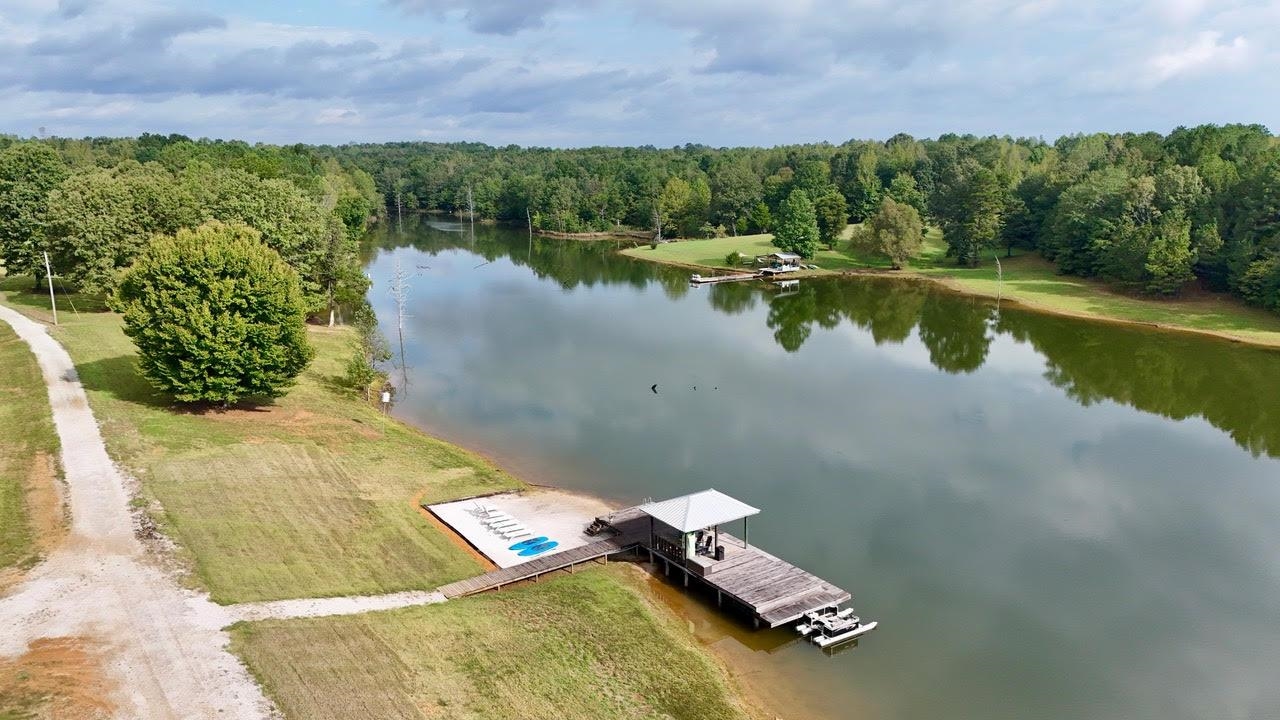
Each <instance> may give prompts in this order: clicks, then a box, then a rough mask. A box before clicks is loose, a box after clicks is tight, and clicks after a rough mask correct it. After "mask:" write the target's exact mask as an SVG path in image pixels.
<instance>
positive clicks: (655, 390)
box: [649, 383, 658, 395]
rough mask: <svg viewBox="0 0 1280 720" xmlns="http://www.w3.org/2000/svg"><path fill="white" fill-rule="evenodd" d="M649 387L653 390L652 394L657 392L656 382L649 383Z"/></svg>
mask: <svg viewBox="0 0 1280 720" xmlns="http://www.w3.org/2000/svg"><path fill="white" fill-rule="evenodd" d="M649 389H650V390H652V391H653V394H654V395H657V394H658V383H654V384H652V385H650V386H649Z"/></svg>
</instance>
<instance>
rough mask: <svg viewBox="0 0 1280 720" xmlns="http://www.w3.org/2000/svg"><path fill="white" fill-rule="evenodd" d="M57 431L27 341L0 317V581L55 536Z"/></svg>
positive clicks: (34, 556) (57, 516)
mask: <svg viewBox="0 0 1280 720" xmlns="http://www.w3.org/2000/svg"><path fill="white" fill-rule="evenodd" d="M57 482H58V436H57V433H56V432H55V431H54V428H53V419H52V414H51V412H50V410H49V396H48V394H47V393H46V392H45V387H44V379H43V378H42V377H41V375H40V368H39V366H38V365H37V364H36V359H35V356H34V355H32V354H31V351H30V349H28V347H27V344H26V343H24V342H23V341H22V340H21V339H19V338H18V336H17V335H16V334H15V333H14V332H13V330H12V329H11V328H10V327H9V325H8V324H7V323H5V322H3V321H0V587H2V586H3V584H4V578H5V573H4V572H3V571H5V570H10V571H11V570H13V569H15V568H22V567H27V566H30V565H31V564H33V563H34V562H35V561H36V560H37V559H38V558H39V555H40V549H41V547H42V546H45V545H47V544H48V543H49V542H51V541H52V540H54V538H53V537H50V535H52V534H54V533H56V532H57V530H58V528H59V526H60V524H61V523H60V520H61V507H60V503H59V501H58V497H59V496H58V489H57V485H56V483H57Z"/></svg>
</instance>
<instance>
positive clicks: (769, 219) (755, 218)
mask: <svg viewBox="0 0 1280 720" xmlns="http://www.w3.org/2000/svg"><path fill="white" fill-rule="evenodd" d="M751 227H752V228H753V229H754V230H755V231H756V232H762V233H767V232H769V231H770V230H771V229H773V213H771V212H769V206H768V205H765V204H764V203H763V202H758V203H756V206H755V207H754V208H752V209H751Z"/></svg>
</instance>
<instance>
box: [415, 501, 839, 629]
mask: <svg viewBox="0 0 1280 720" xmlns="http://www.w3.org/2000/svg"><path fill="white" fill-rule="evenodd" d="M599 520H600V521H602V522H603V523H604V524H606V525H608V526H609V528H610V529H611V530H612V532H613V533H614V536H613V537H609V538H607V539H604V540H598V541H596V542H593V543H588V544H586V545H582V546H579V547H576V548H571V549H569V550H565V551H563V552H558V553H553V554H551V555H547V556H545V557H540V558H535V559H533V560H530V561H529V562H526V563H521V564H519V565H513V566H512V567H509V568H502V569H499V570H493V571H491V572H487V573H485V574H483V575H477V576H476V577H473V578H468V579H466V580H460V581H458V582H455V583H452V584H450V585H445V586H444V587H442V588H440V589H439V591H440V592H441V593H443V594H444V596H445V597H447V598H457V597H463V596H465V595H473V594H475V593H480V592H485V591H486V590H497V589H499V588H501V587H502V586H504V585H510V584H512V583H517V582H521V581H523V580H536V579H537V578H538V577H539V576H541V575H545V574H547V573H550V572H556V571H558V570H565V569H572V568H573V567H574V566H575V565H578V564H580V563H585V562H591V561H594V560H605V561H606V562H607V559H608V556H610V555H616V554H618V553H621V552H626V551H630V550H632V549H635V548H643V549H644V550H646V551H647V552H649V553H650V557H652V558H653V559H654V561H655V562H656V563H657V564H658V565H659V566H663V567H665V569H666V572H667V573H668V574H670V572H671V571H672V570H676V571H679V572H683V573H684V582H685V584H686V585H688V584H689V580H690V578H692V579H694V580H700V581H702V582H703V583H705V584H706V585H707V586H708V587H710V588H712V589H713V590H715V591H716V593H717V597H718V598H719V600H720V602H722V603H723V600H724V597H725V596H728V597H729V598H730V600H732V601H734V602H737V603H738V604H740V605H742V606H743V607H744V608H746V609H747V610H748V611H750V613H751V615H752V617H753V618H755V620H756V622H757V623H758V624H760V625H764V626H765V627H771V628H773V627H779V626H781V625H787V624H789V623H792V622H795V621H796V620H799V619H800V618H802V617H804V614H805V613H807V612H812V611H814V610H819V609H822V608H827V607H834V606H837V605H839V604H841V603H844V602H848V601H849V600H850V599H851V597H852V596H851V595H850V594H849V593H848V591H846V590H842V589H841V588H838V587H836V586H835V585H832V584H831V583H829V582H827V581H826V580H823V579H822V578H820V577H817V576H816V575H812V574H810V573H808V572H806V571H804V570H802V569H800V568H798V567H796V566H795V565H792V564H791V563H789V562H787V561H785V560H782V559H780V558H777V557H774V556H773V555H770V554H769V553H767V552H765V551H764V550H761V549H760V548H757V547H744V543H743V542H742V541H741V540H739V539H737V538H735V537H734V536H732V535H729V534H728V533H720V541H721V543H720V544H722V545H725V546H726V547H725V549H726V551H727V554H726V557H725V559H724V560H721V561H715V560H711V559H710V558H699V561H698V562H697V563H695V561H688V563H685V562H682V561H681V560H680V559H676V558H669V557H667V556H665V555H663V554H662V553H661V552H659V551H658V550H656V549H654V548H652V547H650V545H649V527H650V519H649V516H648V515H646V514H645V513H643V512H641V511H640V509H639V507H629V508H624V509H622V510H619V511H617V512H615V513H612V514H609V515H606V516H603V517H601V518H599Z"/></svg>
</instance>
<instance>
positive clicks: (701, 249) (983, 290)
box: [623, 228, 1280, 347]
mask: <svg viewBox="0 0 1280 720" xmlns="http://www.w3.org/2000/svg"><path fill="white" fill-rule="evenodd" d="M929 233H930V235H929V237H928V238H926V242H925V249H924V253H923V254H922V255H921V257H920V258H919V259H917V260H916V261H915V262H914V263H913V264H912V266H911V267H910V268H908V269H904V270H900V271H893V270H890V269H889V263H888V261H887V259H885V258H884V257H882V256H878V255H871V254H863V253H853V252H849V251H848V249H847V247H841V248H840V249H837V250H820V251H819V252H818V254H817V255H815V257H814V259H813V261H812V262H813V264H815V265H817V266H818V267H820V268H821V270H819V271H806V274H810V275H820V274H829V273H841V272H846V273H852V272H872V273H877V274H880V273H883V274H885V275H892V276H894V277H922V278H928V279H930V280H935V281H938V282H941V283H942V284H944V285H945V286H947V287H948V288H950V289H952V290H955V291H957V292H962V293H966V294H970V295H981V296H985V297H993V298H994V297H996V296H997V295H999V296H1000V297H1002V298H1003V299H1005V300H1009V301H1012V302H1016V303H1019V304H1021V305H1023V306H1026V307H1028V308H1030V309H1033V310H1040V311H1044V312H1052V313H1058V314H1063V315H1072V316H1076V317H1084V318H1091V319H1098V320H1111V321H1118V322H1128V323H1138V324H1144V325H1156V326H1159V327H1163V328H1168V329H1174V330H1183V331H1190V332H1197V333H1202V334H1209V335H1214V336H1218V337H1224V338H1228V339H1231V340H1236V341H1240V342H1248V343H1252V344H1257V345H1265V346H1271V347H1280V315H1276V314H1275V313H1271V312H1268V311H1266V310H1261V309H1259V308H1253V307H1249V306H1247V305H1245V304H1243V303H1241V302H1239V301H1238V300H1235V299H1234V298H1231V297H1228V296H1226V295H1219V294H1211V293H1198V292H1191V293H1188V294H1186V295H1185V296H1183V297H1180V298H1174V299H1169V300H1164V299H1155V298H1149V297H1142V296H1134V295H1127V294H1123V293H1120V292H1117V291H1115V290H1114V289H1111V288H1109V287H1107V286H1106V285H1105V284H1104V283H1101V282H1098V281H1094V280H1088V279H1084V278H1076V277H1070V276H1066V275H1059V274H1057V272H1056V271H1055V269H1054V267H1053V266H1052V265H1051V264H1050V263H1049V262H1047V261H1045V260H1043V259H1042V258H1039V257H1037V256H1034V255H1019V256H1016V257H1012V258H1001V263H1002V266H1003V270H1004V273H1003V281H1002V282H999V281H997V274H996V265H995V262H994V261H991V260H989V261H986V262H985V263H984V264H983V265H981V266H979V267H976V268H962V267H956V266H954V265H952V264H950V263H949V262H947V261H946V258H945V257H944V254H945V245H944V244H943V243H942V238H941V235H940V234H939V232H938V231H937V229H936V228H931V229H930V231H929ZM771 239H772V236H770V235H748V236H743V237H737V238H732V237H730V238H716V239H713V240H685V241H680V242H673V243H667V244H663V245H659V246H658V247H657V248H650V247H648V246H645V247H639V248H632V249H628V250H624V251H623V253H624V254H626V255H629V256H631V257H635V258H639V259H641V260H649V261H653V262H661V263H667V264H673V265H683V266H688V267H704V268H718V269H728V268H727V266H726V264H725V256H726V255H728V254H729V253H730V252H733V251H735V250H736V251H738V252H741V253H742V254H743V255H746V256H755V255H765V254H768V253H770V252H774V251H775V250H776V249H777V248H774V247H773V245H771V244H770V240H771Z"/></svg>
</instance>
